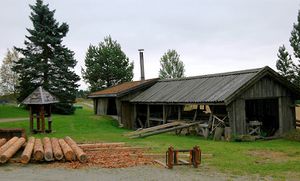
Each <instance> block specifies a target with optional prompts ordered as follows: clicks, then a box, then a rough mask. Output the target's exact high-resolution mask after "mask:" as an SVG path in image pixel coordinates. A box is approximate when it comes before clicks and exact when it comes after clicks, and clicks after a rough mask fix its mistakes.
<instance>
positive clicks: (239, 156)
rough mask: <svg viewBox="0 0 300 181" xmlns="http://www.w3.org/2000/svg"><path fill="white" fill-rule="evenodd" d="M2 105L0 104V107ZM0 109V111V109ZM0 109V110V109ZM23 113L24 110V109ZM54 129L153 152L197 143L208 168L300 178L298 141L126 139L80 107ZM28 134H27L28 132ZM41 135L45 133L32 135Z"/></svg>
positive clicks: (112, 124) (110, 124) (112, 123)
mask: <svg viewBox="0 0 300 181" xmlns="http://www.w3.org/2000/svg"><path fill="white" fill-rule="evenodd" d="M2 108H4V107H0V109H2ZM4 109H6V110H7V111H4V113H5V114H4V115H1V117H7V116H6V114H7V113H8V112H10V113H9V114H8V116H10V117H11V116H12V114H11V111H9V110H10V109H12V110H13V111H12V112H16V113H17V112H18V111H17V110H19V111H20V113H17V116H20V115H22V112H24V110H20V109H19V108H11V107H7V108H4ZM1 111H2V110H1ZM1 111H0V112H1ZM25 112H26V111H25ZM12 127H20V128H25V129H26V130H27V133H28V127H29V125H28V121H18V122H10V123H0V128H12ZM53 130H54V132H53V133H51V134H48V135H47V136H50V137H64V136H67V135H68V136H71V137H72V138H74V139H75V140H76V141H78V142H96V141H97V142H102V141H104V142H127V143H128V144H131V145H138V146H144V147H151V148H152V151H153V152H159V153H165V151H166V150H167V148H168V147H169V146H170V145H172V146H174V147H175V148H181V149H183V148H192V147H193V146H194V145H199V146H200V148H201V149H202V152H203V153H210V154H213V157H212V158H208V159H204V160H203V164H204V165H206V166H208V167H209V168H212V169H217V170H219V171H222V172H229V173H232V174H238V175H244V174H247V175H248V174H259V175H261V176H273V177H275V178H277V179H285V178H296V179H297V178H299V179H300V142H295V141H288V140H283V139H278V140H272V141H256V142H216V141H212V140H205V139H203V138H200V137H195V136H176V135H174V134H161V135H156V136H151V137H147V138H141V139H128V138H126V137H124V136H122V134H123V133H125V132H128V131H129V130H126V129H123V128H118V126H117V123H116V122H115V121H114V120H113V119H111V118H110V117H102V116H95V115H93V112H92V110H91V109H90V108H88V107H86V106H84V109H79V110H77V111H76V113H75V114H74V115H71V116H62V115H54V117H53ZM28 135H30V134H29V133H28ZM35 136H36V137H43V136H45V135H35Z"/></svg>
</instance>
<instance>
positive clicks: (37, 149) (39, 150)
mask: <svg viewBox="0 0 300 181" xmlns="http://www.w3.org/2000/svg"><path fill="white" fill-rule="evenodd" d="M33 156H34V159H35V160H36V161H41V160H43V158H44V149H43V144H42V141H41V139H35V143H34V148H33Z"/></svg>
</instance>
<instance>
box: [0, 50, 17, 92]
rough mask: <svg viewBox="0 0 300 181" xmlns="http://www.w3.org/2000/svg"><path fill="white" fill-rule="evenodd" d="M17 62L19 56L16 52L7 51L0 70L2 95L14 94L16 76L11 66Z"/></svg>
mask: <svg viewBox="0 0 300 181" xmlns="http://www.w3.org/2000/svg"><path fill="white" fill-rule="evenodd" d="M18 60H19V54H18V52H17V51H16V50H14V49H13V50H12V51H11V50H7V53H6V55H5V57H4V59H3V63H2V65H1V68H0V91H1V92H2V94H5V95H7V94H16V87H17V85H18V74H17V73H16V72H15V71H13V66H14V65H15V62H16V61H18Z"/></svg>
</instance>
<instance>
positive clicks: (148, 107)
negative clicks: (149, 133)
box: [147, 104, 150, 128]
mask: <svg viewBox="0 0 300 181" xmlns="http://www.w3.org/2000/svg"><path fill="white" fill-rule="evenodd" d="M147 127H148V128H149V127H150V106H149V104H147Z"/></svg>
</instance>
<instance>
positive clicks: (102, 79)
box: [82, 36, 133, 91]
mask: <svg viewBox="0 0 300 181" xmlns="http://www.w3.org/2000/svg"><path fill="white" fill-rule="evenodd" d="M85 66H86V69H85V70H84V69H82V75H83V79H84V80H85V81H86V82H87V83H88V84H89V89H90V91H97V90H101V89H103V88H106V87H110V86H114V85H117V84H119V83H122V82H127V81H131V80H132V78H133V62H130V61H129V58H128V57H127V56H126V54H125V53H124V52H123V51H122V49H121V45H120V44H119V43H118V42H117V41H115V40H112V38H111V36H108V37H105V38H104V41H103V42H100V43H99V45H98V46H93V45H90V46H89V48H88V50H87V53H86V57H85Z"/></svg>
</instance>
